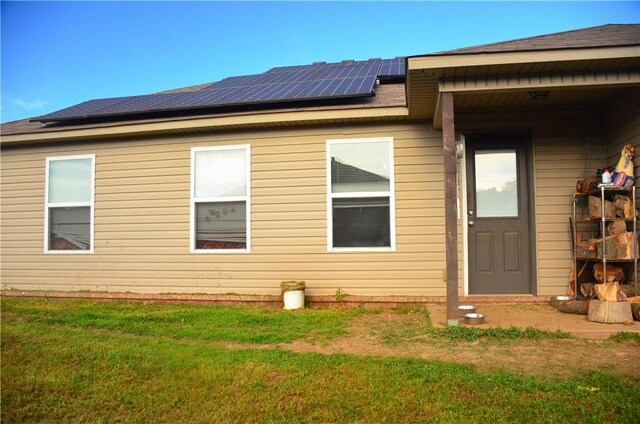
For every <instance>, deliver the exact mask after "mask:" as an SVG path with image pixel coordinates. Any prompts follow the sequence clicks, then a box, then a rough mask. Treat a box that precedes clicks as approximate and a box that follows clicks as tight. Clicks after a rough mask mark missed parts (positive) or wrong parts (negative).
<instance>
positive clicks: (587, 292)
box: [580, 283, 596, 299]
mask: <svg viewBox="0 0 640 424" xmlns="http://www.w3.org/2000/svg"><path fill="white" fill-rule="evenodd" d="M593 286H595V284H593V283H582V284H580V293H581V294H582V295H583V296H584V297H586V298H587V299H593V298H594V297H596V292H595V290H594V288H593Z"/></svg>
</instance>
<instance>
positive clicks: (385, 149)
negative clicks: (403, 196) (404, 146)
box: [331, 141, 391, 193]
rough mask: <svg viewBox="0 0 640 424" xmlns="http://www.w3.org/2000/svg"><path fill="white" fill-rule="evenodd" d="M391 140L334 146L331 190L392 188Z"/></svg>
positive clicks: (357, 190)
mask: <svg viewBox="0 0 640 424" xmlns="http://www.w3.org/2000/svg"><path fill="white" fill-rule="evenodd" d="M389 161H390V158H389V142H387V141H372V142H366V143H338V144H332V145H331V191H332V192H333V193H349V192H363V191H389V175H390V174H391V171H390V163H389Z"/></svg>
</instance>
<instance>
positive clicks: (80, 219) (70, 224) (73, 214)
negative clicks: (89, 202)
mask: <svg viewBox="0 0 640 424" xmlns="http://www.w3.org/2000/svg"><path fill="white" fill-rule="evenodd" d="M90 234H91V208H89V207H78V208H49V250H89V249H90V248H91V236H90Z"/></svg>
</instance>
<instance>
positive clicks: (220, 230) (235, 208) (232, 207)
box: [195, 202, 247, 249]
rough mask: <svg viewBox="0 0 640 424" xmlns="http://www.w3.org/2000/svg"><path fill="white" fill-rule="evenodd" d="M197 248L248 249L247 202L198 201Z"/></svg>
mask: <svg viewBox="0 0 640 424" xmlns="http://www.w3.org/2000/svg"><path fill="white" fill-rule="evenodd" d="M195 244H196V249H246V248H247V204H246V202H215V203H196V243H195Z"/></svg>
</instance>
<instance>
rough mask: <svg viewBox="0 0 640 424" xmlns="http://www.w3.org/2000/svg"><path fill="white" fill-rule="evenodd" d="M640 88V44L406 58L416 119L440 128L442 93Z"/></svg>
mask: <svg viewBox="0 0 640 424" xmlns="http://www.w3.org/2000/svg"><path fill="white" fill-rule="evenodd" d="M625 86H640V45H632V46H619V47H603V48H581V49H558V50H545V51H517V52H499V53H459V54H450V55H426V56H414V57H409V58H407V104H408V105H409V112H410V115H411V116H412V117H413V118H419V119H431V120H432V122H433V126H434V128H438V129H439V128H441V110H440V104H441V93H443V92H453V93H459V94H463V93H466V94H471V93H487V94H490V93H505V92H526V91H533V90H536V91H537V90H553V89H562V90H571V89H587V88H611V87H625Z"/></svg>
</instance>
